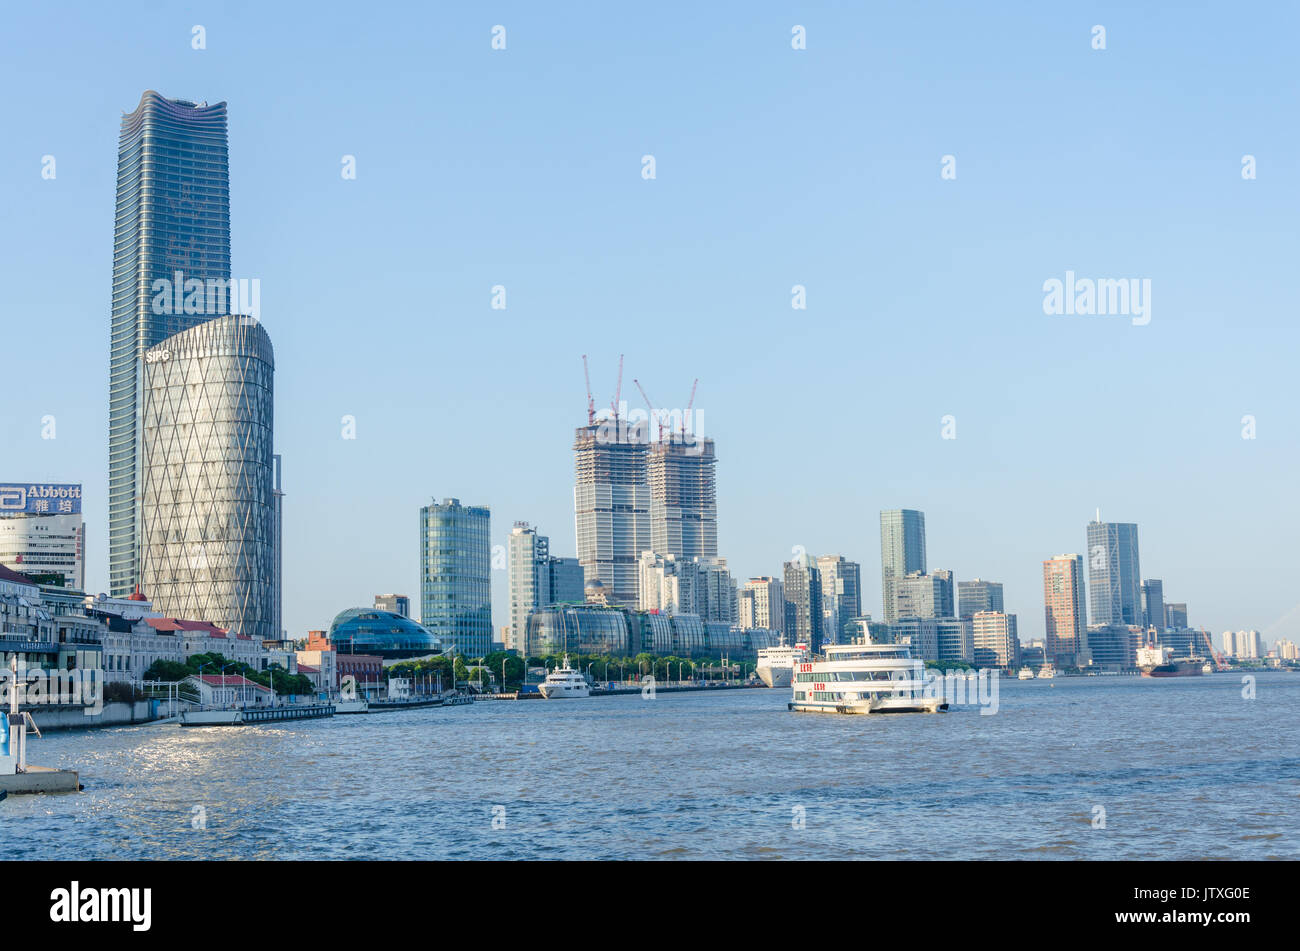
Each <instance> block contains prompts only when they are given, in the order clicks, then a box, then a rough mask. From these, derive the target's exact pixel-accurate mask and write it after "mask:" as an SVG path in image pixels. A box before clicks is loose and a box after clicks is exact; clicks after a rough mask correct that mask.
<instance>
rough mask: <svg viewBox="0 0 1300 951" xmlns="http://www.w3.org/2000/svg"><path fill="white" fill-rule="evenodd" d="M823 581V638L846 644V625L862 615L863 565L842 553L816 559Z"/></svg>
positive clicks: (833, 642)
mask: <svg viewBox="0 0 1300 951" xmlns="http://www.w3.org/2000/svg"><path fill="white" fill-rule="evenodd" d="M817 570H818V571H819V572H821V582H822V637H823V639H824V640H825V641H826V643H828V644H842V643H844V625H845V624H847V623H849V621H851V620H853V618H855V617H858V616H860V615H861V614H862V567H861V566H860V565H859V564H858V563H857V562H856V561H849V560H848V559H847V558H845V557H844V556H843V555H822V556H820V557H819V558H818V559H817Z"/></svg>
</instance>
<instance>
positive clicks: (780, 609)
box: [738, 577, 785, 632]
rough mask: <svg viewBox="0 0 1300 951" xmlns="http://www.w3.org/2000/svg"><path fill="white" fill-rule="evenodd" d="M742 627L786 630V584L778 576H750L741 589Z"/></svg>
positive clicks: (739, 609)
mask: <svg viewBox="0 0 1300 951" xmlns="http://www.w3.org/2000/svg"><path fill="white" fill-rule="evenodd" d="M738 613H739V614H740V626H741V627H742V628H762V629H766V630H769V631H777V632H784V631H785V585H784V584H783V583H782V582H781V581H780V580H779V579H777V578H768V577H762V578H750V579H749V580H748V581H746V582H745V587H744V588H742V589H741V591H740V597H739V604H738Z"/></svg>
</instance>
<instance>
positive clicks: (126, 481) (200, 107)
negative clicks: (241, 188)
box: [108, 90, 230, 596]
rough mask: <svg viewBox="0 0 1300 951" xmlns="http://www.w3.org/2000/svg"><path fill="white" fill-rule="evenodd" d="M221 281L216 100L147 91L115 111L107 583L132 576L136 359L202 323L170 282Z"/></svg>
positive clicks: (138, 396)
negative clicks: (118, 114)
mask: <svg viewBox="0 0 1300 951" xmlns="http://www.w3.org/2000/svg"><path fill="white" fill-rule="evenodd" d="M178 274H179V275H180V276H181V280H182V281H194V280H197V281H200V282H202V283H203V284H204V285H207V284H208V283H209V282H213V281H217V282H228V281H229V279H230V168H229V156H228V147H227V138H226V104H225V103H224V102H219V103H217V104H216V105H213V106H209V105H208V104H207V103H197V104H196V103H193V102H189V101H187V100H184V99H167V98H164V97H163V96H160V95H159V94H158V93H156V92H154V91H152V90H147V91H146V92H145V93H144V94H143V95H142V96H141V97H140V103H139V105H138V106H136V108H135V111H134V112H131V113H129V114H127V115H124V116H123V117H122V132H121V137H120V139H119V141H118V152H117V211H116V217H115V222H114V236H113V317H112V332H111V343H110V357H109V384H108V387H109V393H108V407H109V408H108V567H109V590H110V592H111V593H112V594H113V595H115V596H122V595H126V594H129V593H130V592H131V591H132V590H133V589H134V588H135V586H136V584H138V583H139V582H140V565H139V555H140V520H141V512H140V505H141V497H142V496H141V487H140V476H141V470H142V467H143V459H142V456H141V453H142V449H143V440H142V438H141V425H140V416H141V406H142V398H143V394H142V390H141V377H142V373H143V363H142V357H143V356H144V352H145V351H146V350H148V349H149V348H150V347H153V346H155V345H156V344H158V343H160V342H161V341H162V340H163V339H164V338H166V337H169V336H171V335H172V334H175V333H179V332H180V331H183V330H186V329H188V328H190V327H193V326H194V325H195V324H198V323H202V322H203V321H205V320H209V319H211V318H212V316H214V314H213V313H212V312H211V311H204V312H202V313H197V314H196V313H193V312H189V313H187V312H186V311H187V310H191V311H192V308H186V307H184V306H178V305H180V304H182V301H181V298H180V297H179V296H176V295H171V294H163V293H160V292H159V287H160V285H159V283H158V282H160V281H161V282H166V285H167V287H169V288H170V287H171V285H172V284H174V283H175V282H176V280H177V275H178Z"/></svg>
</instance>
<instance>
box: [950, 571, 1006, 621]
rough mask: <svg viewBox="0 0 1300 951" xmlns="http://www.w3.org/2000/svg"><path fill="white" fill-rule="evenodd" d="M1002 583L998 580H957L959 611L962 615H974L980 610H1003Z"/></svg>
mask: <svg viewBox="0 0 1300 951" xmlns="http://www.w3.org/2000/svg"><path fill="white" fill-rule="evenodd" d="M1002 609H1003V608H1002V585H1001V583H1000V582H997V581H985V580H984V579H982V578H976V579H975V580H974V581H959V582H957V613H958V615H960V616H961V617H974V616H975V615H976V614H977V613H978V612H980V611H1001V610H1002Z"/></svg>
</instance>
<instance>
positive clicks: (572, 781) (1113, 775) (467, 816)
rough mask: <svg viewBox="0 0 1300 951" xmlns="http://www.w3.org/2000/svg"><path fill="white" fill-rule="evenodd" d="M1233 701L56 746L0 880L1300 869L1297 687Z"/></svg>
mask: <svg viewBox="0 0 1300 951" xmlns="http://www.w3.org/2000/svg"><path fill="white" fill-rule="evenodd" d="M1241 692H1242V684H1241V680H1240V677H1239V676H1234V675H1230V674H1216V675H1213V676H1209V677H1198V678H1184V679H1173V680H1146V679H1141V678H1136V677H1089V678H1061V679H1057V680H1055V681H1052V682H1042V681H1029V682H1023V683H1022V682H1019V681H1006V680H1003V681H1002V684H1001V692H1000V698H999V699H1000V710H999V712H998V713H997V714H996V715H994V716H981V715H980V714H979V713H978V712H977V711H978V708H974V707H970V708H963V709H960V710H957V711H955V712H953V713H948V714H943V715H937V716H921V715H912V716H892V717H871V716H865V717H864V716H818V715H812V714H794V713H787V712H786V709H785V703H786V701H787V699H788V698H789V691H788V690H745V691H728V692H723V693H684V694H675V695H674V694H669V693H662V692H661V693H660V694H659V696H658V698H657V699H655V700H652V701H647V700H643V699H641V698H640V697H639V696H626V697H593V698H590V699H587V700H574V701H535V702H524V703H519V702H490V703H478V704H476V705H474V706H472V707H459V708H449V709H438V708H433V709H424V710H411V711H406V712H402V713H384V714H371V715H367V716H346V717H337V718H335V719H333V720H314V721H306V722H301V723H292V724H285V725H268V726H262V727H243V728H224V729H223V728H204V729H193V728H192V729H182V728H180V727H177V726H172V725H164V726H140V727H127V728H117V729H106V730H86V731H79V732H65V733H49V734H46V736H45V738H44V739H41V740H34V741H33V743H32V754H31V756H32V760H33V762H37V763H40V764H42V765H48V766H65V767H71V768H75V769H78V770H80V771H81V779H82V782H83V783H84V784H85V786H86V788H85V791H84V792H82V793H80V794H76V795H72V794H67V795H60V796H10V797H9V798H8V799H7V800H6V801H4V802H3V803H0V833H2V834H0V858H6V859H14V858H57V859H107V858H217V859H263V858H283V859H297V858H301V859H314V858H324V859H366V858H375V859H388V858H397V859H416V858H419V859H434V858H466V859H497V858H560V857H562V858H574V859H586V858H637V859H656V858H725V859H735V858H787V859H820V858H830V859H840V858H865V859H888V858H945V859H962V858H985V859H989V858H992V859H999V858H1026V859H1040V858H1050V859H1105V858H1120V859H1148V858H1191V859H1197V858H1224V859H1248V858H1249V859H1256V858H1288V859H1296V858H1300V840H1298V837H1297V832H1296V821H1295V820H1296V813H1297V807H1300V742H1298V741H1297V739H1296V728H1297V724H1300V675H1295V674H1285V673H1268V674H1260V675H1259V676H1258V678H1257V698H1256V699H1254V700H1245V699H1243V698H1242V696H1241ZM1097 806H1101V807H1103V808H1104V809H1105V828H1093V819H1094V815H1095V812H1094V807H1097ZM199 807H201V809H202V811H203V813H204V814H205V815H206V828H194V825H195V821H194V820H195V819H196V817H198V816H199V812H198V811H197V810H198V808H199ZM494 807H503V808H504V813H503V814H502V813H501V810H500V809H496V815H498V816H502V815H503V816H504V823H505V825H504V828H493V816H494ZM800 810H801V811H802V816H803V821H804V828H802V829H795V828H792V826H793V825H794V824H796V823H795V820H797V818H798V815H799V812H800ZM498 824H499V821H498Z"/></svg>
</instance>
